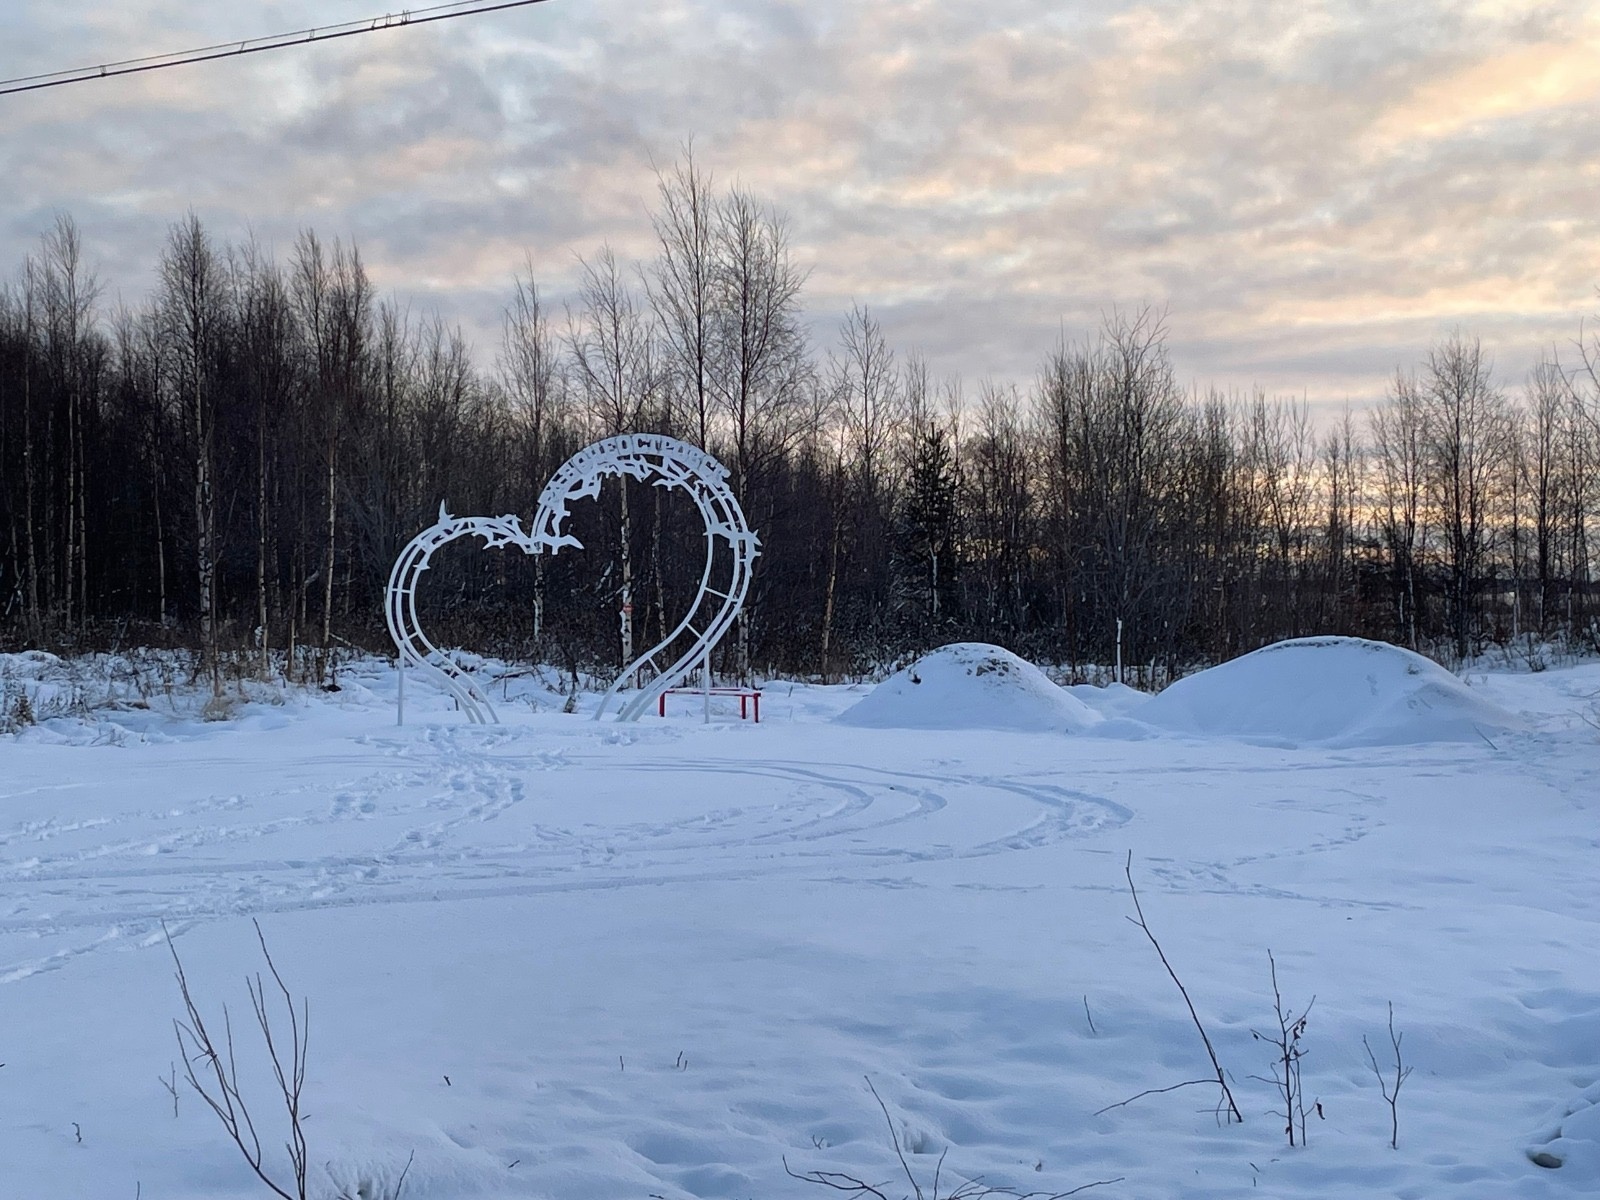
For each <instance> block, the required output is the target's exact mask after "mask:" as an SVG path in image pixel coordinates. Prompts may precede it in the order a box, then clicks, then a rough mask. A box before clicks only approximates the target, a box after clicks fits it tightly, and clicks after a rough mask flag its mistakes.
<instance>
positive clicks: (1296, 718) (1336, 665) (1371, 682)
mask: <svg viewBox="0 0 1600 1200" xmlns="http://www.w3.org/2000/svg"><path fill="white" fill-rule="evenodd" d="M1138 719H1139V720H1140V721H1143V722H1146V723H1147V724H1150V725H1155V726H1159V727H1161V728H1164V729H1170V730H1174V731H1177V732H1180V733H1201V734H1221V735H1223V736H1226V737H1240V738H1251V739H1260V740H1263V741H1271V742H1276V743H1282V744H1289V745H1320V746H1379V745H1387V746H1401V745H1412V744H1416V743H1421V742H1458V741H1471V742H1476V741H1479V740H1480V739H1482V738H1485V737H1488V736H1489V735H1491V734H1493V733H1496V732H1500V731H1503V730H1512V729H1521V728H1524V727H1525V726H1524V723H1523V722H1522V720H1521V719H1520V718H1518V717H1516V716H1513V715H1512V714H1511V713H1509V712H1507V711H1506V710H1505V709H1503V708H1500V707H1499V706H1498V705H1496V704H1492V703H1490V702H1489V701H1488V700H1485V699H1484V698H1483V697H1482V696H1479V695H1477V694H1475V693H1474V692H1473V691H1472V690H1471V689H1470V688H1468V687H1467V686H1466V685H1465V684H1464V683H1462V682H1461V681H1460V680H1459V679H1457V678H1456V677H1455V676H1454V675H1452V674H1450V672H1449V671H1446V670H1445V669H1444V668H1443V667H1441V666H1440V665H1439V664H1438V663H1436V662H1433V661H1431V660H1430V659H1426V658H1423V657H1422V655H1420V654H1414V653H1412V652H1411V651H1410V650H1404V649H1401V648H1400V647H1399V646H1391V645H1389V644H1388V643H1387V642H1371V641H1367V640H1365V639H1363V638H1347V637H1321V638H1296V639H1295V640H1293V641H1287V642H1278V643H1276V644H1274V645H1271V646H1266V647H1263V648H1262V649H1260V650H1256V651H1254V652H1253V653H1250V654H1246V655H1244V656H1243V657H1242V658H1236V659H1234V660H1233V661H1232V662H1228V663H1223V664H1222V665H1221V666H1220V667H1212V668H1211V669H1210V670H1207V671H1201V672H1199V673H1198V674H1195V675H1191V676H1189V677H1188V678H1187V679H1180V680H1179V681H1178V682H1177V683H1175V684H1173V685H1172V686H1171V687H1169V688H1167V689H1166V691H1164V692H1162V693H1161V694H1160V695H1158V696H1155V697H1153V698H1152V699H1151V700H1150V701H1149V703H1147V704H1145V705H1144V706H1142V707H1141V708H1140V709H1139V710H1138Z"/></svg>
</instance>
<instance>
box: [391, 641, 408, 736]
mask: <svg viewBox="0 0 1600 1200" xmlns="http://www.w3.org/2000/svg"><path fill="white" fill-rule="evenodd" d="M399 658H400V690H399V693H398V694H399V700H398V701H397V702H396V704H395V708H394V723H395V724H396V725H404V724H405V723H406V656H405V655H404V654H401V655H400V656H399Z"/></svg>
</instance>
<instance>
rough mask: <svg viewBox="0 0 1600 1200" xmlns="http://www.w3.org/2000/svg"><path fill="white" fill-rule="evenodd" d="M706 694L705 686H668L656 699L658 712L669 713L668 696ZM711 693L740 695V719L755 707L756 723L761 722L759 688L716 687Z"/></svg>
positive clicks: (661, 714)
mask: <svg viewBox="0 0 1600 1200" xmlns="http://www.w3.org/2000/svg"><path fill="white" fill-rule="evenodd" d="M705 694H706V689H705V688H697V687H675V688H668V689H667V690H666V691H664V692H662V693H661V698H660V699H659V700H658V701H656V712H657V714H658V715H659V716H663V717H664V716H666V715H667V697H668V696H678V695H682V696H704V695H705ZM711 694H712V695H713V696H737V697H739V720H741V721H743V720H744V719H745V718H746V717H747V716H749V714H750V712H751V710H752V709H753V710H754V713H755V723H756V724H757V725H759V724H761V692H760V690H759V689H756V688H736V687H714V688H712V689H711ZM747 705H748V706H750V707H746V706H747Z"/></svg>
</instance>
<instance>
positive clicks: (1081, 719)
mask: <svg viewBox="0 0 1600 1200" xmlns="http://www.w3.org/2000/svg"><path fill="white" fill-rule="evenodd" d="M834 719H835V720H836V721H838V722H839V723H840V724H843V725H859V726H863V727H866V728H869V729H1009V730H1018V731H1022V732H1028V733H1039V732H1067V733H1078V732H1081V731H1082V730H1085V729H1087V728H1089V726H1091V725H1094V724H1096V723H1097V722H1098V721H1099V720H1100V719H1101V718H1100V714H1099V713H1097V712H1095V711H1094V710H1093V709H1091V708H1090V707H1089V706H1088V705H1087V704H1085V703H1084V702H1083V701H1082V700H1079V699H1078V698H1077V697H1076V696H1073V695H1071V694H1069V693H1068V692H1067V691H1066V689H1064V688H1060V687H1057V686H1056V685H1055V684H1053V683H1051V682H1050V680H1049V679H1048V678H1047V677H1046V676H1045V674H1044V672H1043V671H1041V670H1039V668H1038V667H1036V666H1034V665H1033V664H1032V663H1030V662H1027V661H1025V660H1024V659H1021V658H1018V657H1017V656H1016V655H1015V654H1013V653H1011V651H1009V650H1004V649H1002V648H1001V647H999V646H990V645H987V644H985V643H983V642H956V643H954V644H953V645H949V646H941V647H940V648H939V649H937V650H934V651H932V652H931V653H929V654H925V655H923V656H922V657H921V658H919V659H918V660H917V661H916V662H914V663H912V664H911V665H910V666H909V667H907V668H906V669H905V670H903V671H900V672H898V673H897V674H894V675H891V676H890V677H889V678H888V679H885V680H884V681H883V682H882V683H880V684H879V685H878V686H877V687H876V688H874V689H873V690H872V691H871V692H870V693H869V694H868V695H867V696H866V697H865V698H864V699H862V701H861V702H860V703H859V704H856V705H855V706H854V707H852V708H849V709H846V710H845V711H844V712H842V713H840V714H839V716H837V717H835V718H834Z"/></svg>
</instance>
